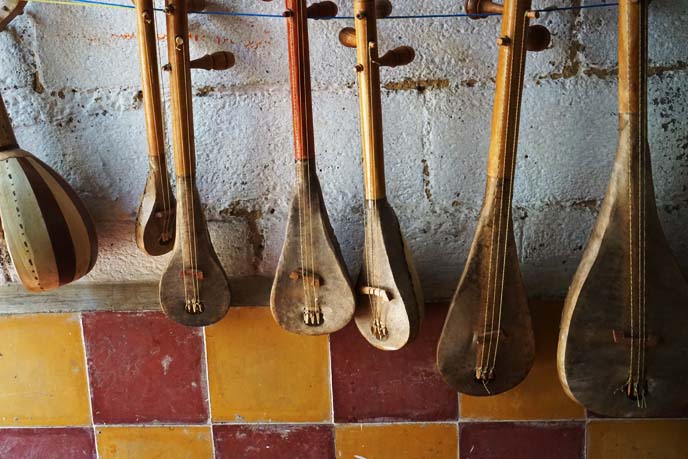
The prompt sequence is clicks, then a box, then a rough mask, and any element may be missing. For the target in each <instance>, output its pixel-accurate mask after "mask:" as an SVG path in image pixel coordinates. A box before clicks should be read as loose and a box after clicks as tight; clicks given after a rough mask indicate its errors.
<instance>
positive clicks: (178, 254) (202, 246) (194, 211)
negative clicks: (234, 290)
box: [160, 0, 234, 326]
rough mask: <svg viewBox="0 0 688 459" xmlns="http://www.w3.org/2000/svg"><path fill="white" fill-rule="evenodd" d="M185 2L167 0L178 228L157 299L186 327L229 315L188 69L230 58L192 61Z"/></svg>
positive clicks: (217, 65)
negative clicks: (202, 191) (201, 175)
mask: <svg viewBox="0 0 688 459" xmlns="http://www.w3.org/2000/svg"><path fill="white" fill-rule="evenodd" d="M187 4H188V3H187V0H167V1H166V4H165V5H166V7H165V13H166V15H167V37H168V39H167V46H168V55H169V64H168V66H166V68H167V69H168V70H169V72H170V95H171V112H172V134H173V136H172V137H173V146H174V164H175V172H176V178H177V227H176V238H175V244H174V250H173V255H172V258H171V259H170V262H169V264H168V266H167V268H166V269H165V271H164V273H163V275H162V279H161V280H160V303H161V305H162V309H163V311H164V312H165V313H166V314H167V315H168V316H169V317H170V318H171V319H173V320H175V321H177V322H179V323H181V324H184V325H188V326H205V325H210V324H212V323H214V322H217V321H218V320H220V319H221V318H222V317H224V315H225V314H226V313H227V310H228V309H229V301H230V292H229V282H228V280H227V276H226V274H225V271H224V269H223V268H222V265H221V264H220V261H219V260H218V257H217V254H216V253H215V249H214V248H213V245H212V242H211V240H210V234H209V232H208V226H207V223H206V220H205V215H204V214H203V208H202V205H201V201H200V198H199V195H198V190H197V188H196V159H195V145H194V133H193V129H194V128H193V107H192V99H191V68H192V67H193V68H203V69H218V70H221V69H225V68H229V67H231V66H232V65H233V64H234V57H233V56H232V55H231V54H230V53H226V52H220V53H215V54H213V55H209V56H204V57H202V58H200V59H198V60H195V61H191V60H190V57H189V26H188V10H187Z"/></svg>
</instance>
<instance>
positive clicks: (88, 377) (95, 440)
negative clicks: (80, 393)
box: [79, 312, 100, 459]
mask: <svg viewBox="0 0 688 459" xmlns="http://www.w3.org/2000/svg"><path fill="white" fill-rule="evenodd" d="M79 330H80V331H81V345H82V346H83V350H84V372H85V373H86V390H87V392H88V409H89V414H90V415H91V426H90V427H91V430H92V431H93V449H94V451H95V453H96V459H99V458H100V453H99V452H98V437H97V431H96V422H95V418H94V413H93V394H92V389H91V375H90V373H89V368H88V349H87V346H86V333H85V332H84V314H83V312H80V313H79Z"/></svg>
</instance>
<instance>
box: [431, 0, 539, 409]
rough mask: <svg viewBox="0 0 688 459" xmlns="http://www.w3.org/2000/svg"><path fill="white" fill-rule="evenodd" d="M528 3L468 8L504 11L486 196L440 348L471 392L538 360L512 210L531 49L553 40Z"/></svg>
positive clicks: (446, 364)
mask: <svg viewBox="0 0 688 459" xmlns="http://www.w3.org/2000/svg"><path fill="white" fill-rule="evenodd" d="M530 7H531V2H530V0H506V1H505V2H504V5H498V4H495V3H493V2H490V1H476V0H468V1H467V2H466V11H467V12H468V13H471V14H475V15H480V14H484V13H488V12H489V13H495V12H496V13H501V14H502V30H501V37H500V38H499V39H498V40H497V43H498V45H499V57H498V63H497V79H496V81H497V83H496V93H495V102H494V110H493V115H492V137H491V142H490V151H489V157H488V171H487V185H486V188H485V198H484V201H483V207H482V210H481V212H480V217H479V219H478V226H477V229H476V233H475V236H474V238H473V244H472V245H471V249H470V252H469V254H468V260H467V261H466V266H465V268H464V271H463V274H462V276H461V279H460V280H459V285H458V287H457V289H456V293H455V294H454V297H453V299H452V301H451V304H450V307H449V312H448V314H447V319H446V322H445V324H444V329H443V330H442V335H441V336H440V340H439V345H438V349H437V365H438V367H439V370H440V372H441V374H442V376H443V378H444V379H445V381H446V382H447V383H448V384H449V385H450V386H451V387H453V388H454V389H456V390H457V391H459V392H462V393H464V394H470V395H494V394H498V393H501V392H504V391H506V390H509V389H511V388H512V387H514V386H516V385H517V384H518V383H520V382H521V381H522V380H523V379H524V378H525V377H526V375H527V374H528V372H529V371H530V368H531V366H532V365H533V359H534V352H535V343H534V338H533V330H532V327H531V320H530V311H529V309H528V301H527V298H526V291H525V288H524V285H523V281H522V279H521V271H520V268H519V261H518V254H517V252H516V243H515V240H514V231H513V223H512V215H511V208H512V197H513V190H514V172H515V165H516V153H517V151H516V150H517V146H518V131H519V118H520V111H521V93H522V90H523V72H524V67H525V63H526V51H527V50H534V51H535V50H541V49H544V48H546V47H547V46H548V45H549V41H550V36H549V32H548V31H547V29H545V28H544V27H542V26H529V19H530V18H531V17H533V16H535V15H534V14H533V13H531V12H530ZM474 17H478V16H474Z"/></svg>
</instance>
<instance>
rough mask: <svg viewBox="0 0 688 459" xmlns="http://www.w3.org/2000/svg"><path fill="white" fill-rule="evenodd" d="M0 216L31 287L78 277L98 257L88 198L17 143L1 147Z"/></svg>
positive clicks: (53, 285)
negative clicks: (84, 198)
mask: <svg viewBox="0 0 688 459" xmlns="http://www.w3.org/2000/svg"><path fill="white" fill-rule="evenodd" d="M12 147H14V148H12ZM0 218H1V219H2V228H3V230H4V233H5V240H6V242H7V247H8V249H9V252H10V256H11V257H12V262H13V263H14V267H15V269H16V270H17V273H18V274H19V278H20V279H21V281H22V283H23V284H24V286H25V287H26V288H27V289H28V290H30V291H33V292H38V291H44V290H51V289H55V288H57V287H60V286H62V285H65V284H68V283H70V282H72V281H75V280H77V279H79V278H80V277H82V276H84V275H86V274H87V273H88V272H89V271H90V270H91V268H93V265H94V264H95V262H96V258H97V253H98V241H97V238H96V232H95V226H94V224H93V220H92V219H91V216H90V215H89V214H88V211H87V210H86V207H85V206H84V204H83V203H82V202H81V200H80V199H79V197H78V196H77V195H76V193H75V192H74V190H73V189H72V188H71V187H70V186H69V184H68V183H67V182H65V181H64V179H63V178H62V177H60V176H59V175H58V174H57V173H56V172H55V171H54V170H52V169H51V168H50V167H49V166H48V165H46V164H45V163H43V162H42V161H40V160H39V159H38V158H36V157H35V156H33V155H32V154H31V153H28V152H26V151H24V150H21V149H19V148H16V146H14V145H12V146H11V147H10V146H8V147H4V148H0Z"/></svg>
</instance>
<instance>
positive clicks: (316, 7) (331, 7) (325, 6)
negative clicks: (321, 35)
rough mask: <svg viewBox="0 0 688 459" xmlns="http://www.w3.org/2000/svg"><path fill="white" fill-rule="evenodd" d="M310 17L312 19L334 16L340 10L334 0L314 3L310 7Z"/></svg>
mask: <svg viewBox="0 0 688 459" xmlns="http://www.w3.org/2000/svg"><path fill="white" fill-rule="evenodd" d="M307 11H308V17H309V18H312V19H322V18H333V17H335V16H336V15H337V12H338V11H339V10H338V9H337V5H336V4H335V3H334V2H330V1H324V2H318V3H313V4H312V5H311V6H309V7H308V9H307Z"/></svg>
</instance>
